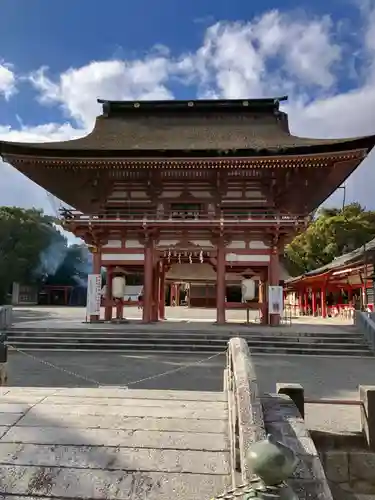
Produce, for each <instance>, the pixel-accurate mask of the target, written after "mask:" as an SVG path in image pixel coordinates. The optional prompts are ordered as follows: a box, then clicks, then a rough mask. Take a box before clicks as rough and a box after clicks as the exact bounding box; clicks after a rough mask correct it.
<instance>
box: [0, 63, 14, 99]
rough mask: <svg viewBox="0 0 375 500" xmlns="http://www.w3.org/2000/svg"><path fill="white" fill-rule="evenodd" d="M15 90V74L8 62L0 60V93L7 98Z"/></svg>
mask: <svg viewBox="0 0 375 500" xmlns="http://www.w3.org/2000/svg"><path fill="white" fill-rule="evenodd" d="M15 92H16V75H15V74H14V72H13V70H12V67H11V65H10V64H6V63H1V62H0V95H2V96H3V97H4V98H5V99H7V100H8V99H9V98H10V97H11V96H12V95H13V94H14V93H15Z"/></svg>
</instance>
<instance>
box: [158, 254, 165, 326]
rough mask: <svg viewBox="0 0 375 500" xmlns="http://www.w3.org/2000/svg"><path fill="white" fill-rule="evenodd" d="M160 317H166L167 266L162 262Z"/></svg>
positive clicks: (160, 273) (160, 272)
mask: <svg viewBox="0 0 375 500" xmlns="http://www.w3.org/2000/svg"><path fill="white" fill-rule="evenodd" d="M159 318H160V319H165V267H164V263H163V262H160V271H159Z"/></svg>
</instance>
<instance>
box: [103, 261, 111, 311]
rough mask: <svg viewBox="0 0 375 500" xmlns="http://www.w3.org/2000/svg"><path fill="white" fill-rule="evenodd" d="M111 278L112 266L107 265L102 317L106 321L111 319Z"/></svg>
mask: <svg viewBox="0 0 375 500" xmlns="http://www.w3.org/2000/svg"><path fill="white" fill-rule="evenodd" d="M112 279H113V269H112V267H107V284H106V291H105V309H104V319H105V320H106V321H111V319H112Z"/></svg>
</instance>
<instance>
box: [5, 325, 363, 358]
mask: <svg viewBox="0 0 375 500" xmlns="http://www.w3.org/2000/svg"><path fill="white" fill-rule="evenodd" d="M233 336H241V337H243V338H244V339H246V341H247V342H248V345H249V347H250V350H251V353H252V354H253V355H257V354H262V355H263V354H267V355H272V354H274V355H282V354H293V355H321V356H373V353H372V351H371V350H370V348H369V346H368V345H367V343H366V341H365V339H364V336H363V334H362V333H359V332H358V331H357V330H356V329H355V327H352V326H342V327H340V326H337V327H330V329H328V331H327V329H324V328H323V327H322V328H321V331H316V329H315V331H309V329H308V328H307V327H304V325H293V327H289V328H288V327H280V329H278V328H264V327H261V326H259V325H252V326H250V327H240V326H230V325H228V327H225V328H223V327H214V326H212V325H208V326H206V327H204V326H203V327H201V326H197V327H196V328H192V327H191V325H190V327H189V328H187V327H186V328H184V325H183V324H174V325H171V324H167V325H165V324H164V325H163V324H157V325H144V326H140V325H131V324H124V325H100V327H98V326H91V325H90V326H87V327H86V326H84V327H80V328H77V327H76V328H69V327H65V328H54V329H50V328H37V327H34V328H30V327H23V326H22V324H18V325H17V326H15V327H13V328H12V329H10V330H9V331H8V332H7V343H8V345H9V346H13V347H14V348H16V349H22V350H34V351H107V352H110V351H113V352H127V353H132V352H140V351H142V352H144V353H147V352H152V353H155V352H160V353H169V352H180V353H184V352H193V353H197V354H198V353H199V354H210V353H216V352H220V351H224V350H225V349H226V346H227V342H228V340H229V338H230V337H233ZM10 349H11V347H10Z"/></svg>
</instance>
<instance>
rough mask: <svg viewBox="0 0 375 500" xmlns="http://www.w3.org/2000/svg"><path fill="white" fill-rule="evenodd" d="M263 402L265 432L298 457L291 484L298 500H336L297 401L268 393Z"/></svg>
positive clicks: (263, 397)
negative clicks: (297, 464)
mask: <svg viewBox="0 0 375 500" xmlns="http://www.w3.org/2000/svg"><path fill="white" fill-rule="evenodd" d="M261 400H262V405H263V413H264V421H265V428H266V432H267V433H270V434H272V435H273V436H275V437H276V439H277V440H278V441H280V442H281V443H284V444H285V445H287V446H289V447H290V448H292V450H293V451H294V453H295V454H296V455H297V457H298V458H299V466H298V468H297V470H296V472H295V473H294V474H293V476H292V477H291V479H290V480H289V481H288V484H289V485H290V486H291V488H292V489H293V490H294V491H295V493H297V495H298V498H300V499H310V498H311V499H317V500H333V498H334V497H333V495H332V493H331V489H330V487H329V484H328V481H327V477H326V475H325V473H324V469H323V465H322V463H321V461H320V457H319V454H318V451H317V449H316V447H315V444H314V442H313V440H312V438H311V436H310V433H309V431H308V429H307V428H306V426H305V422H304V420H303V418H302V417H301V415H300V413H299V411H298V409H297V407H296V405H295V404H294V402H293V401H292V400H291V398H290V397H289V396H287V395H284V394H266V395H264V396H262V398H261ZM335 500H336V499H335ZM337 500H342V499H337Z"/></svg>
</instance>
